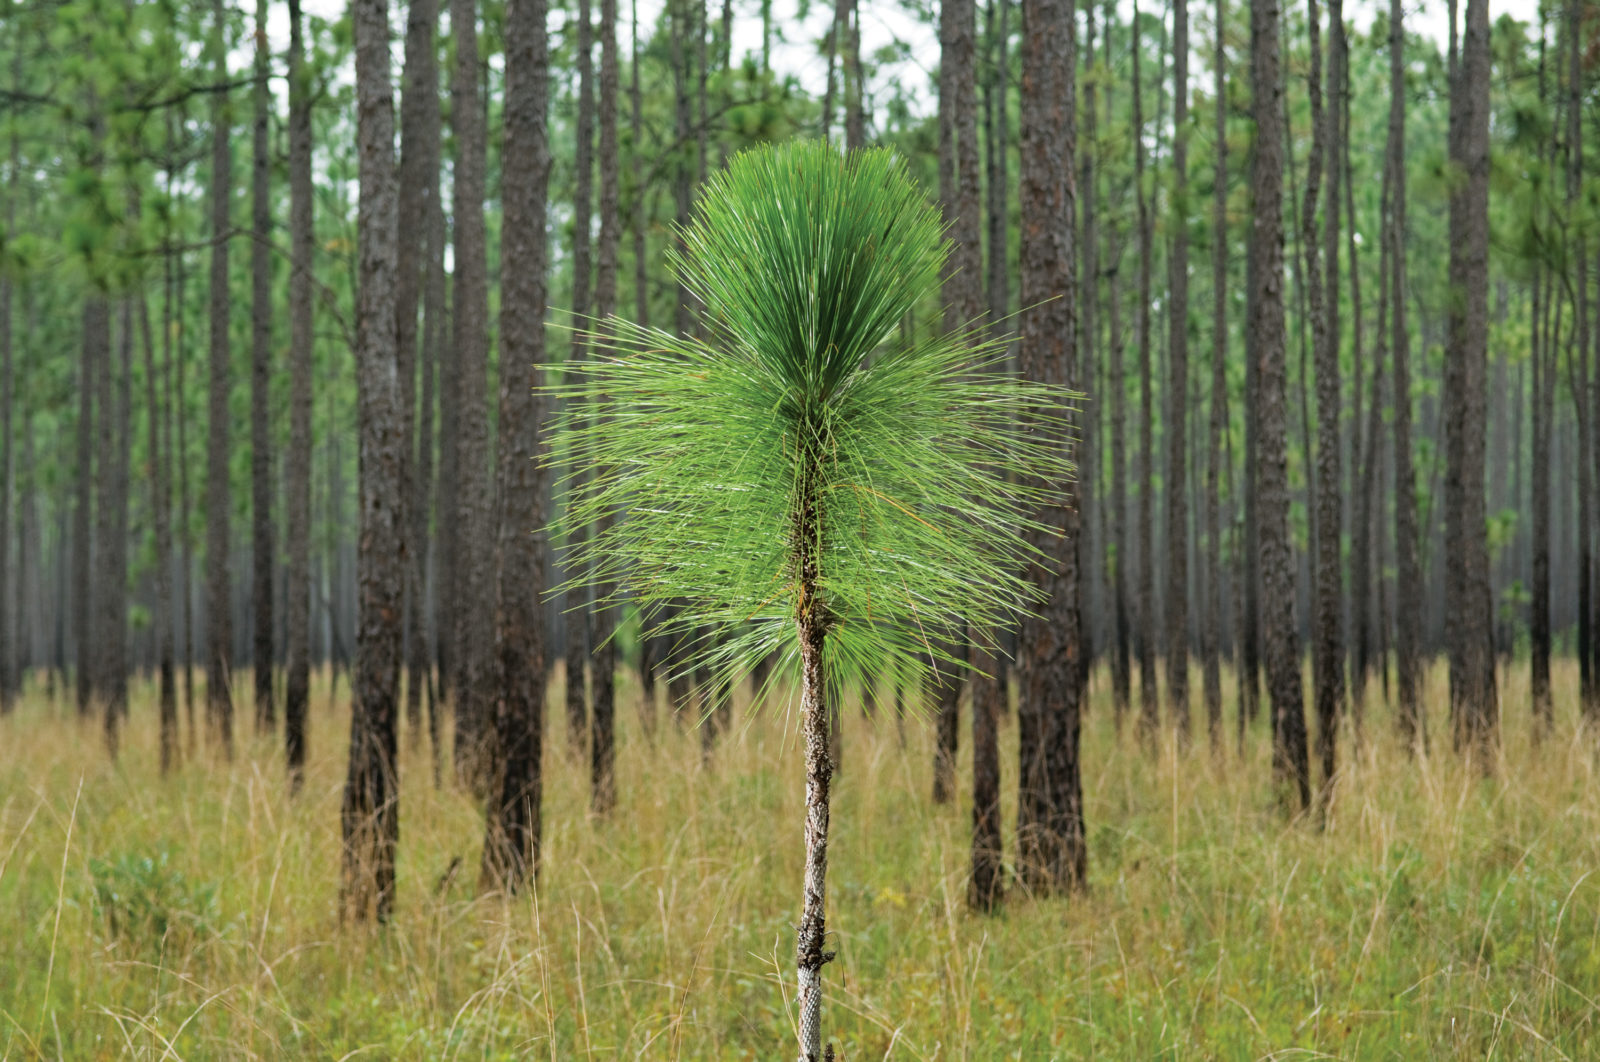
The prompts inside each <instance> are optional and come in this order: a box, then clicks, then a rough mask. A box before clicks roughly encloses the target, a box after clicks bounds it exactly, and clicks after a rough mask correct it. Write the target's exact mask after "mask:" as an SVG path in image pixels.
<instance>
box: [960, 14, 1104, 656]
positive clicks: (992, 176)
mask: <svg viewBox="0 0 1600 1062" xmlns="http://www.w3.org/2000/svg"><path fill="white" fill-rule="evenodd" d="M1006 8H1007V3H1006V0H990V2H989V5H988V19H989V26H988V29H989V35H990V40H991V43H992V44H993V46H994V57H993V64H992V69H991V73H990V76H989V77H988V78H987V79H986V83H985V84H984V92H983V106H984V117H985V120H986V121H985V124H986V126H987V128H988V136H987V137H986V138H985V148H986V154H987V159H986V163H987V165H986V169H987V171H988V177H989V321H990V323H991V325H992V326H993V327H995V328H1002V329H1004V328H1007V327H1009V323H1008V322H1006V320H1005V318H1006V314H1007V313H1009V312H1010V307H1011V270H1010V267H1009V265H1008V254H1007V249H1006V237H1007V234H1008V230H1009V229H1010V217H1009V209H1008V206H1009V201H1010V195H1009V194H1008V193H1009V189H1008V188H1007V187H1006V183H1007V174H1006V122H1007V120H1008V119H1007V113H1008V111H1009V108H1008V107H1007V105H1006V34H1007V32H1008V27H1007V26H1006ZM997 19H998V22H999V28H998V29H996V25H995V23H996V20H997ZM1089 93H1090V94H1089V96H1088V99H1089V100H1090V101H1091V105H1092V101H1093V99H1094V95H1093V89H1092V88H1091V89H1089ZM997 659H1003V658H997ZM1002 666H1003V664H1002Z"/></svg>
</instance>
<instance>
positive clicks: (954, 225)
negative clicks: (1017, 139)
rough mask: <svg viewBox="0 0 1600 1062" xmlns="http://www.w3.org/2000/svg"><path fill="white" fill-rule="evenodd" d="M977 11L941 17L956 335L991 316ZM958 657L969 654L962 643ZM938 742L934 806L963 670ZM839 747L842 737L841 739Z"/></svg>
mask: <svg viewBox="0 0 1600 1062" xmlns="http://www.w3.org/2000/svg"><path fill="white" fill-rule="evenodd" d="M976 37H977V8H976V5H975V4H974V3H973V0H945V3H943V4H942V5H941V6H940V16H939V56H940V60H939V82H940V84H939V132H940V152H939V156H940V163H939V173H940V196H941V199H942V201H943V203H944V208H945V217H946V218H947V219H948V221H949V225H950V240H951V243H952V251H951V254H950V257H949V260H948V262H947V263H946V266H945V275H944V283H943V289H942V295H943V299H944V327H945V329H946V330H947V331H951V332H954V331H956V330H958V329H962V328H966V327H968V326H970V325H971V324H972V323H973V322H975V321H977V320H978V319H979V318H981V317H982V316H983V312H984V300H983V243H982V222H981V220H980V218H981V216H982V207H981V205H980V203H981V200H980V198H979V184H978V181H979V178H978V105H977V40H976ZM949 648H950V652H951V655H952V656H955V657H958V658H959V657H961V656H962V655H964V653H965V650H966V646H965V645H964V644H962V642H961V641H960V640H959V639H958V641H957V643H956V644H954V645H952V646H950V647H949ZM937 677H938V687H937V688H938V698H939V699H938V704H939V708H938V714H939V719H938V723H939V725H938V740H937V742H936V743H935V748H934V771H933V800H934V803H944V802H946V801H948V800H952V799H954V794H955V767H956V748H957V742H958V737H959V733H960V729H959V728H960V718H959V712H960V703H961V702H960V696H961V685H962V682H961V678H962V674H961V669H959V668H944V669H941V670H940V671H939V673H938V676H937ZM834 740H835V741H836V742H837V740H838V735H837V733H835V735H834Z"/></svg>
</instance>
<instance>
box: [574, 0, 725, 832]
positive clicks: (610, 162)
mask: <svg viewBox="0 0 1600 1062" xmlns="http://www.w3.org/2000/svg"><path fill="white" fill-rule="evenodd" d="M619 76H620V75H619V67H618V60H617V0H600V160H599V161H600V245H599V248H598V251H599V253H598V255H596V261H595V285H594V295H595V299H594V311H595V314H594V315H595V320H596V321H599V322H602V323H601V325H600V327H601V329H602V330H604V328H605V325H604V322H605V321H606V319H607V318H610V317H612V316H614V315H615V314H616V312H617V258H618V256H619V252H620V250H621V244H622V207H621V203H620V191H619V183H620V182H619V163H618V159H617V103H618V100H617V95H618V82H619ZM702 99H703V98H702ZM602 334H603V331H602ZM602 415H603V414H602ZM609 523H610V518H609V517H607V518H603V519H602V520H601V521H600V527H599V528H597V531H598V532H604V531H605V530H606V529H607V525H608V524H609ZM597 596H598V591H597ZM616 623H617V606H616V604H615V603H614V602H605V601H601V600H596V602H595V608H594V646H595V649H594V698H593V700H594V706H593V710H594V719H593V720H592V724H593V725H592V726H591V728H590V729H591V731H592V741H591V745H590V752H591V755H590V761H589V766H590V772H589V782H590V794H589V797H590V799H589V803H590V807H592V808H593V809H594V811H595V812H596V813H597V814H601V815H605V814H607V813H609V812H610V811H611V809H612V808H613V807H614V806H615V805H616V802H617V770H616V732H615V731H616V723H615V719H616V696H617V694H616V681H617V645H616V641H615V639H613V638H612V633H613V632H614V630H615V629H616Z"/></svg>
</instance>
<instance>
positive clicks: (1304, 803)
mask: <svg viewBox="0 0 1600 1062" xmlns="http://www.w3.org/2000/svg"><path fill="white" fill-rule="evenodd" d="M1250 39H1251V74H1252V77H1251V85H1252V93H1253V96H1254V104H1255V119H1256V151H1255V158H1254V160H1253V162H1252V167H1251V169H1252V173H1251V188H1252V192H1253V200H1254V205H1253V210H1254V216H1253V219H1252V229H1251V240H1252V241H1253V242H1254V244H1255V255H1256V269H1255V283H1256V286H1257V290H1256V292H1255V306H1254V307H1253V308H1252V312H1251V319H1250V328H1251V330H1252V331H1253V332H1254V333H1255V336H1254V343H1255V358H1256V363H1257V368H1256V373H1257V384H1258V387H1259V412H1258V417H1259V428H1260V439H1259V441H1258V446H1257V454H1256V457H1257V467H1256V477H1257V478H1256V482H1257V489H1258V491H1259V500H1258V505H1259V507H1260V521H1261V526H1260V531H1259V537H1260V561H1259V563H1260V568H1261V582H1262V590H1263V594H1262V597H1263V604H1264V606H1265V607H1264V609H1263V615H1262V620H1263V626H1264V627H1265V630H1266V643H1267V644H1266V648H1267V653H1266V657H1267V659H1266V665H1267V667H1266V670H1267V686H1268V690H1269V691H1270V694H1271V698H1272V713H1273V727H1272V733H1273V741H1272V746H1273V756H1272V760H1273V769H1274V774H1275V776H1276V777H1277V779H1278V780H1279V782H1280V783H1285V784H1287V785H1288V786H1290V787H1291V788H1292V789H1293V790H1294V792H1295V793H1296V795H1297V796H1298V798H1299V802H1300V806H1301V807H1302V808H1305V807H1308V806H1309V805H1310V803H1311V779H1310V769H1309V764H1308V762H1307V755H1306V723H1305V705H1304V700H1303V697H1304V694H1303V692H1302V690H1301V688H1300V645H1299V642H1300V638H1299V633H1298V628H1297V626H1296V624H1295V616H1294V558H1293V554H1292V553H1291V552H1290V544H1289V460H1288V458H1289V453H1288V418H1287V415H1286V414H1287V380H1286V375H1287V373H1286V365H1287V358H1286V350H1285V347H1286V339H1287V337H1286V334H1285V329H1284V301H1283V160H1284V120H1283V83H1282V75H1281V73H1280V69H1281V68H1280V63H1279V43H1278V40H1279V12H1278V5H1277V3H1276V0H1251V4H1250Z"/></svg>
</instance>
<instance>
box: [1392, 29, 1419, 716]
mask: <svg viewBox="0 0 1600 1062" xmlns="http://www.w3.org/2000/svg"><path fill="white" fill-rule="evenodd" d="M1404 14H1405V11H1404V7H1403V6H1402V3H1401V0H1389V136H1388V151H1387V156H1388V165H1387V169H1388V171H1389V183H1390V190H1389V216H1388V219H1387V220H1388V228H1389V269H1390V276H1389V292H1390V301H1391V303H1392V316H1391V318H1390V321H1389V327H1390V341H1389V356H1390V359H1391V361H1392V365H1391V371H1392V373H1393V375H1394V383H1393V386H1392V394H1391V396H1390V401H1391V403H1392V405H1393V408H1394V413H1393V426H1392V428H1391V431H1392V432H1393V437H1394V541H1395V594H1394V602H1395V623H1394V630H1395V692H1396V694H1397V696H1398V699H1399V702H1400V730H1401V733H1402V735H1404V737H1405V739H1406V742H1407V744H1408V745H1410V746H1412V747H1416V748H1423V747H1426V745H1427V729H1426V719H1425V717H1424V715H1423V711H1422V680H1423V675H1422V662H1421V646H1420V644H1419V641H1420V638H1421V633H1422V631H1421V627H1422V595H1423V587H1422V565H1421V563H1420V562H1419V559H1418V556H1417V550H1418V546H1419V543H1418V540H1417V533H1418V525H1417V487H1416V469H1415V468H1414V466H1413V465H1412V461H1411V369H1410V352H1411V340H1410V334H1409V332H1408V330H1407V327H1406V236H1407V233H1406V166H1405V160H1406V156H1405V150H1406V148H1405V136H1406V104H1405V99H1406V97H1405V21H1404Z"/></svg>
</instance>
